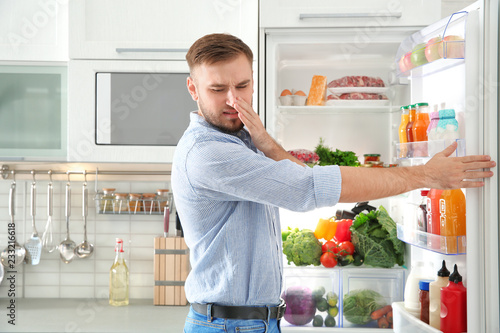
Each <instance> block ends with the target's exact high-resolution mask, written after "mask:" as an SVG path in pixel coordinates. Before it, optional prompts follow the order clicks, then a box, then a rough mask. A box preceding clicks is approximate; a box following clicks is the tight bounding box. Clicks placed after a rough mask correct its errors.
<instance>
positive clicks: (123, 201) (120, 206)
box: [113, 193, 128, 213]
mask: <svg viewBox="0 0 500 333" xmlns="http://www.w3.org/2000/svg"><path fill="white" fill-rule="evenodd" d="M127 197H128V195H127V193H116V194H115V201H114V203H115V205H114V207H113V209H114V211H115V213H128V202H127Z"/></svg>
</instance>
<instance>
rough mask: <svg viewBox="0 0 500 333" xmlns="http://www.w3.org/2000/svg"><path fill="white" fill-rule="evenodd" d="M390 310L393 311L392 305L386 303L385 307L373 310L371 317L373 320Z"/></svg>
mask: <svg viewBox="0 0 500 333" xmlns="http://www.w3.org/2000/svg"><path fill="white" fill-rule="evenodd" d="M389 311H392V306H390V305H386V306H384V307H383V308H380V309H378V310H375V311H373V312H372V315H371V317H372V319H373V320H378V319H380V318H382V317H383V316H384V315H386V314H387V313H388V312H389Z"/></svg>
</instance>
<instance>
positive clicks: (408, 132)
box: [406, 104, 417, 142]
mask: <svg viewBox="0 0 500 333" xmlns="http://www.w3.org/2000/svg"><path fill="white" fill-rule="evenodd" d="M416 114H417V107H416V105H415V104H412V105H410V116H409V117H408V124H407V125H406V139H407V140H408V142H413V141H415V140H414V138H413V123H414V122H415V120H416Z"/></svg>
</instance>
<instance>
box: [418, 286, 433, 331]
mask: <svg viewBox="0 0 500 333" xmlns="http://www.w3.org/2000/svg"><path fill="white" fill-rule="evenodd" d="M430 282H431V281H429V280H420V281H419V283H418V286H419V289H420V291H419V293H418V299H419V301H420V320H421V321H423V322H424V323H426V324H429V303H430V302H429V283H430Z"/></svg>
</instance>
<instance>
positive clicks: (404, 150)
mask: <svg viewBox="0 0 500 333" xmlns="http://www.w3.org/2000/svg"><path fill="white" fill-rule="evenodd" d="M409 113H410V106H409V105H405V106H402V107H401V124H400V125H399V130H398V132H399V143H401V145H400V151H399V156H398V157H399V158H403V157H407V155H408V145H406V143H407V142H408V139H407V135H406V126H407V125H408V120H409Z"/></svg>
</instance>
